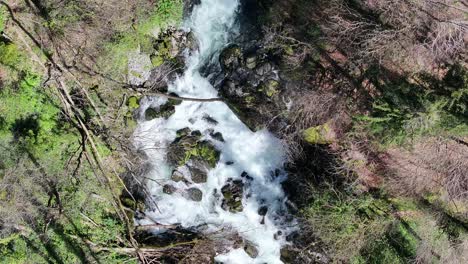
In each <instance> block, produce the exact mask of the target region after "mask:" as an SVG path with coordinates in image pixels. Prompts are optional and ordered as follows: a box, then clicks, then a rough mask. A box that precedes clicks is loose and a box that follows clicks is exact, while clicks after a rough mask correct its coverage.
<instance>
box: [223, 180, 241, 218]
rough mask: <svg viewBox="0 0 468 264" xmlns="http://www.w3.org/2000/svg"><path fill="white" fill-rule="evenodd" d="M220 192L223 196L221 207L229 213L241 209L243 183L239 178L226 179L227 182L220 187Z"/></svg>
mask: <svg viewBox="0 0 468 264" xmlns="http://www.w3.org/2000/svg"><path fill="white" fill-rule="evenodd" d="M221 193H222V194H223V197H224V198H223V202H222V204H221V208H223V209H224V210H226V211H229V212H231V213H238V212H240V211H242V210H243V206H242V196H243V193H244V183H243V182H242V181H241V180H234V181H233V180H230V181H228V184H226V185H224V186H223V188H221Z"/></svg>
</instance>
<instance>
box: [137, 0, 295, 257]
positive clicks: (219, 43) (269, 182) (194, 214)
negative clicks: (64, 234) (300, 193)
mask: <svg viewBox="0 0 468 264" xmlns="http://www.w3.org/2000/svg"><path fill="white" fill-rule="evenodd" d="M238 10H239V1H238V0H202V1H201V4H199V5H197V6H195V8H194V10H193V12H192V15H191V17H190V18H188V20H187V21H186V23H185V26H186V27H187V28H189V29H190V30H191V31H192V32H193V33H194V35H195V37H196V38H197V40H198V41H199V50H198V52H195V53H194V54H192V55H191V56H189V57H187V59H186V60H187V61H186V62H187V69H186V70H185V72H184V74H183V75H182V76H180V77H179V78H178V79H177V80H175V82H174V83H173V84H171V85H170V86H169V88H168V90H169V92H174V93H176V94H178V95H179V96H183V97H193V98H212V97H217V96H218V92H217V90H216V89H215V88H214V87H213V86H212V85H211V84H210V82H209V81H208V80H207V79H206V78H204V77H202V75H201V74H200V67H202V66H203V65H205V64H206V63H211V62H210V60H211V58H212V57H213V55H216V54H218V53H219V51H220V50H221V49H222V48H223V47H224V46H226V45H227V44H228V41H229V34H230V32H235V31H236V30H237V27H236V25H235V21H236V15H237V13H238ZM214 57H217V56H214ZM166 101H167V99H165V98H152V99H148V100H146V101H145V102H143V103H142V110H145V108H147V107H150V106H151V107H154V108H157V107H159V106H160V105H162V104H163V103H165V102H166ZM207 115H209V116H210V118H212V119H213V120H216V122H207V121H206V116H207ZM183 128H189V129H190V130H191V131H200V132H201V139H202V140H207V141H209V142H211V144H213V145H214V146H215V147H216V149H217V150H219V151H220V157H219V161H218V162H217V164H216V166H215V167H214V168H212V169H209V171H208V174H207V179H206V182H203V183H187V182H184V181H179V182H174V181H173V179H171V176H172V173H173V170H174V169H178V170H180V171H184V166H181V168H174V167H171V166H170V165H169V163H168V162H167V150H168V147H169V146H170V144H171V142H173V141H174V140H175V139H176V131H178V130H180V129H183ZM213 132H219V133H220V134H221V135H222V137H223V139H224V141H220V140H216V139H214V138H213V136H212V135H213ZM134 141H135V145H136V147H137V148H138V149H140V150H142V151H144V152H145V153H146V154H147V156H148V157H149V159H150V161H151V163H152V164H153V170H152V172H151V173H150V175H149V176H148V177H150V178H151V180H150V181H148V188H149V190H150V191H151V194H152V196H153V198H154V200H155V201H157V204H158V208H159V210H155V211H148V212H146V214H147V215H148V216H149V217H150V218H151V220H152V221H157V222H158V223H161V224H167V225H169V224H180V225H182V226H183V227H186V228H189V227H197V226H201V225H203V226H205V227H206V228H205V229H204V230H203V232H207V233H209V232H216V231H220V230H231V231H233V232H235V233H237V234H238V235H240V236H241V237H242V238H243V239H244V240H246V241H249V243H251V244H252V245H254V246H255V247H256V249H257V250H258V255H257V256H256V257H255V258H252V257H251V256H249V255H248V254H247V253H246V252H245V251H244V249H243V248H238V249H231V250H230V251H229V252H228V253H227V254H224V255H219V256H217V257H216V259H217V260H218V261H221V262H223V263H269V264H272V263H281V261H280V249H281V246H282V245H284V244H285V243H286V242H285V235H286V234H287V233H288V232H289V231H290V230H288V228H287V227H286V223H285V220H284V218H285V215H286V209H285V208H286V206H285V195H284V192H283V190H282V188H281V182H282V181H283V180H284V179H285V175H284V172H283V171H282V166H283V163H284V151H283V147H282V144H281V142H280V140H279V139H277V138H275V137H274V136H273V135H272V134H270V133H269V132H268V131H266V130H261V131H257V132H252V131H251V130H250V129H249V128H247V127H246V126H245V125H244V124H243V123H242V122H241V121H240V120H239V119H238V118H237V116H236V115H235V114H234V113H233V112H232V111H231V110H230V109H229V107H228V106H227V105H226V104H224V103H222V102H204V103H201V102H189V101H184V102H182V103H181V104H180V105H177V106H176V107H175V113H174V114H173V115H171V116H170V117H169V118H167V119H164V118H156V119H153V120H151V121H145V122H143V121H142V122H140V123H139V126H138V128H137V130H136V131H135V134H134ZM246 175H247V176H246ZM233 181H234V182H235V181H237V182H242V188H243V189H244V191H243V195H242V208H243V209H242V211H240V212H232V211H229V210H225V209H223V208H222V202H221V200H222V196H223V194H222V193H221V191H220V190H221V189H222V188H223V187H224V186H226V184H227V183H228V182H233ZM166 183H170V184H171V185H172V186H174V187H175V188H176V189H177V191H175V192H173V193H171V194H168V193H167V192H164V190H163V186H164V185H165V184H166ZM194 187H195V188H197V189H198V190H200V191H201V192H202V195H203V196H202V198H201V201H194V200H191V199H188V198H187V190H188V189H190V188H194ZM140 224H150V223H149V222H145V220H142V221H141V222H140ZM160 231H161V232H162V231H163V230H160ZM155 232H157V230H155Z"/></svg>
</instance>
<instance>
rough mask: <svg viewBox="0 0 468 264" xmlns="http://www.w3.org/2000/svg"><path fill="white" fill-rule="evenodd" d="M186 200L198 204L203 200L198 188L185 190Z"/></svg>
mask: <svg viewBox="0 0 468 264" xmlns="http://www.w3.org/2000/svg"><path fill="white" fill-rule="evenodd" d="M187 194H188V198H189V199H190V200H192V201H195V202H200V201H201V200H202V199H203V192H202V191H200V189H198V188H190V189H188V190H187Z"/></svg>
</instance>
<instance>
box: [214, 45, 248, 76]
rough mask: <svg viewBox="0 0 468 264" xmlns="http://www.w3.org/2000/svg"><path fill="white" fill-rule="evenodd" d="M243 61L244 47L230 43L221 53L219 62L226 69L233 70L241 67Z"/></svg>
mask: <svg viewBox="0 0 468 264" xmlns="http://www.w3.org/2000/svg"><path fill="white" fill-rule="evenodd" d="M241 61H242V49H241V48H240V47H239V46H237V45H230V46H228V47H227V48H225V49H224V50H223V51H222V52H221V54H220V55H219V63H220V64H221V67H222V68H223V69H225V70H233V69H235V68H237V67H239V65H240V63H241Z"/></svg>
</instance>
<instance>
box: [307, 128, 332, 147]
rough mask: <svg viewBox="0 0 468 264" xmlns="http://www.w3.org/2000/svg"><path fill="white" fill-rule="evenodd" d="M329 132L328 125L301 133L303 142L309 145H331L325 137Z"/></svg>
mask: <svg viewBox="0 0 468 264" xmlns="http://www.w3.org/2000/svg"><path fill="white" fill-rule="evenodd" d="M329 132H330V127H329V125H328V124H324V125H319V126H315V127H311V128H308V129H306V130H305V131H304V132H303V137H304V140H305V141H307V142H308V143H310V144H319V145H323V144H330V143H332V140H331V139H330V138H329V137H328V136H327V134H328V133H329Z"/></svg>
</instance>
